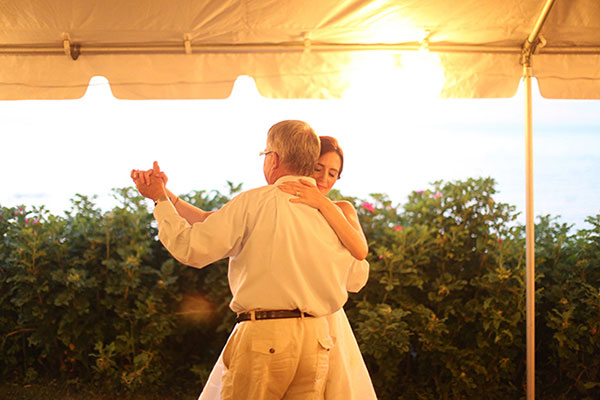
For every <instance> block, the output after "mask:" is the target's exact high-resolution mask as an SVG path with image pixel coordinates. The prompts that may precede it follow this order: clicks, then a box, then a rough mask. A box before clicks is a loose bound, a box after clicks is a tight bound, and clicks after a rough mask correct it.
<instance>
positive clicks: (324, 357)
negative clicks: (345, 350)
mask: <svg viewBox="0 0 600 400" xmlns="http://www.w3.org/2000/svg"><path fill="white" fill-rule="evenodd" d="M318 341H319V350H318V354H317V369H316V375H315V385H316V387H317V388H320V389H319V391H320V392H321V393H323V390H325V382H326V380H327V374H328V372H329V361H330V354H331V350H332V349H333V346H334V345H335V344H334V341H333V339H332V338H331V336H326V337H322V338H320V339H318Z"/></svg>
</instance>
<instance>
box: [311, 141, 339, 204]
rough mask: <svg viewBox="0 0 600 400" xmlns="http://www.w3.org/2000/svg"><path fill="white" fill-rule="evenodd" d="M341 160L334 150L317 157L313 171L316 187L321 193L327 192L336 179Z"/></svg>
mask: <svg viewBox="0 0 600 400" xmlns="http://www.w3.org/2000/svg"><path fill="white" fill-rule="evenodd" d="M341 165H342V160H341V159H340V156H339V155H338V154H337V153H336V152H333V151H332V152H329V153H325V154H323V155H322V156H321V157H319V161H317V166H316V167H315V171H314V172H313V178H315V180H316V181H317V187H318V188H319V191H320V192H321V193H322V194H324V195H325V194H327V193H329V191H330V190H331V188H332V187H333V185H334V184H335V182H336V181H337V180H338V176H339V173H340V166H341Z"/></svg>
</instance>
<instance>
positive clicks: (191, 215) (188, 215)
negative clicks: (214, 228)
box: [166, 189, 215, 225]
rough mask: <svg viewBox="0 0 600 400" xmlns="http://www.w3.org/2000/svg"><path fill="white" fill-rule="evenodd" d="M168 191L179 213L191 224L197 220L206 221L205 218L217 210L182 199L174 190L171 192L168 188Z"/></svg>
mask: <svg viewBox="0 0 600 400" xmlns="http://www.w3.org/2000/svg"><path fill="white" fill-rule="evenodd" d="M166 191H167V195H168V196H169V200H170V201H171V203H173V205H174V206H175V209H176V210H177V213H178V214H179V215H181V217H182V218H184V219H185V220H186V221H187V222H188V224H190V225H192V224H194V223H196V222H204V220H206V218H208V216H209V215H211V214H212V213H214V212H215V211H204V210H202V209H200V208H198V207H196V206H194V205H192V204H190V203H188V202H186V201H185V200H182V199H180V198H179V197H177V196H175V195H174V194H173V192H171V191H170V190H169V189H166Z"/></svg>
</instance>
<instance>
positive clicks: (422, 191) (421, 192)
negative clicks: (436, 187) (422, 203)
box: [417, 190, 425, 194]
mask: <svg viewBox="0 0 600 400" xmlns="http://www.w3.org/2000/svg"><path fill="white" fill-rule="evenodd" d="M417 193H418V194H423V193H425V191H424V190H419V191H418V192H417Z"/></svg>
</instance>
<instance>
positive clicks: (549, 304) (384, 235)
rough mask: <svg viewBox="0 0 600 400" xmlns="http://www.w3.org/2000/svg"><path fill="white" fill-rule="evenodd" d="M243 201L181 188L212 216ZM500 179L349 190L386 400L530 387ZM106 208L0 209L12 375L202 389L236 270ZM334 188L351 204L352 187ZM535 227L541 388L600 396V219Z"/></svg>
mask: <svg viewBox="0 0 600 400" xmlns="http://www.w3.org/2000/svg"><path fill="white" fill-rule="evenodd" d="M229 185H230V193H229V194H228V195H223V194H221V193H219V192H217V191H210V192H206V191H199V192H193V193H191V194H189V195H185V196H182V197H184V198H185V199H186V200H188V201H189V202H191V203H193V204H196V205H198V206H199V207H201V208H204V209H214V208H218V207H220V206H221V205H222V204H224V203H225V202H226V201H227V200H228V199H229V198H230V197H231V196H232V195H233V194H235V193H236V192H238V191H239V190H240V186H239V185H238V186H234V185H232V184H231V183H229ZM494 195H495V188H494V181H493V180H492V179H489V178H488V179H468V180H466V181H458V182H436V183H434V184H433V185H432V188H430V189H428V190H425V191H419V192H413V193H412V194H411V195H410V196H409V197H408V200H407V202H406V204H404V205H402V206H396V205H394V204H392V202H391V201H390V200H389V199H388V198H387V197H386V196H385V195H380V194H375V195H372V197H371V199H370V200H369V201H368V202H367V201H363V200H359V199H355V198H347V199H348V200H350V201H352V202H353V203H354V204H355V206H356V207H357V209H358V211H359V217H360V220H361V223H362V224H363V227H364V230H365V233H366V235H367V238H368V239H369V245H370V253H369V261H370V262H371V275H370V279H369V283H368V284H367V286H366V288H364V289H363V290H362V291H361V292H360V293H358V294H356V295H352V296H351V297H350V300H349V301H348V303H347V305H346V311H347V313H348V316H349V318H350V321H351V323H352V325H353V326H354V330H355V334H356V336H357V340H358V342H359V343H360V345H361V349H362V352H363V355H364V357H365V360H366V362H367V365H368V367H369V370H370V371H371V376H372V379H373V382H374V384H375V387H376V390H377V393H378V395H379V397H380V398H381V399H455V398H469V399H478V398H479V399H489V398H507V399H514V398H520V397H523V396H524V393H525V383H526V380H525V369H526V365H525V283H524V282H525V281H524V273H525V251H524V247H525V246H524V243H525V239H524V236H525V235H524V228H523V227H522V226H521V225H519V224H518V223H517V221H516V218H517V213H516V212H515V208H514V207H512V206H509V205H507V204H503V203H498V202H496V201H494ZM115 196H116V197H117V199H118V200H119V206H117V207H115V208H114V209H113V210H111V211H110V212H102V211H101V210H100V209H99V208H97V206H96V205H95V204H94V203H93V199H90V198H86V197H84V196H77V197H76V199H75V200H73V206H72V209H71V210H70V211H69V212H67V213H66V215H65V216H64V217H58V216H55V215H52V214H50V213H49V212H48V211H47V210H45V209H44V208H39V209H38V208H25V207H17V208H7V207H0V233H1V235H2V241H1V242H0V248H1V252H0V335H1V340H2V341H1V344H0V374H1V377H2V379H3V380H5V381H10V382H19V383H21V384H27V383H30V382H35V381H38V380H40V379H41V380H55V381H60V382H68V383H69V384H73V385H98V386H101V387H103V388H110V389H112V390H117V391H119V390H121V391H122V390H127V391H138V390H141V388H145V389H148V388H153V389H156V390H161V389H164V388H173V387H188V388H189V387H192V388H193V387H195V388H197V393H199V392H200V391H201V388H202V385H203V384H204V382H205V380H206V378H207V376H208V373H209V372H210V369H211V368H212V365H213V363H214V362H215V360H216V358H217V357H218V355H219V352H220V351H221V348H222V346H223V344H224V343H225V340H226V338H227V336H228V333H229V331H230V330H231V328H232V327H233V324H234V321H233V313H232V312H230V311H229V309H228V302H229V300H230V294H229V289H228V286H227V278H226V276H227V263H226V261H220V262H217V263H215V265H213V266H211V267H209V268H205V269H203V270H197V269H194V268H189V267H185V266H183V265H181V264H179V263H178V262H176V261H174V260H173V259H172V258H171V257H170V256H169V254H168V253H167V252H166V251H165V250H164V249H163V247H162V245H161V244H160V242H158V240H157V237H156V235H157V230H156V224H155V222H154V220H153V217H152V215H151V213H150V210H148V208H147V204H148V203H147V201H145V200H144V199H143V198H141V197H140V196H139V195H138V194H137V192H136V191H135V190H133V189H131V188H126V189H121V190H117V191H115ZM332 197H333V198H342V196H341V195H340V194H339V192H334V193H333V194H332ZM587 222H588V223H589V224H590V225H591V226H592V228H591V229H589V230H580V231H578V232H576V233H571V230H572V227H571V226H569V225H566V224H560V223H559V222H557V220H556V219H554V218H551V217H549V216H544V217H541V218H539V222H538V223H537V225H536V285H537V286H536V289H537V290H536V369H537V371H536V372H537V374H536V382H537V387H536V394H537V395H538V397H539V398H544V399H571V398H581V399H584V398H589V399H593V398H600V357H598V354H600V289H599V288H600V215H597V216H595V217H590V218H588V220H587Z"/></svg>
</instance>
